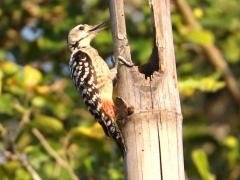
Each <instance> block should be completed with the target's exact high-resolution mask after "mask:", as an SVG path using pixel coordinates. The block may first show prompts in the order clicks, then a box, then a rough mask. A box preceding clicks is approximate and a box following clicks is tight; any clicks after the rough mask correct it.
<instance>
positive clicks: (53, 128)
mask: <svg viewBox="0 0 240 180" xmlns="http://www.w3.org/2000/svg"><path fill="white" fill-rule="evenodd" d="M32 125H33V126H34V127H36V128H38V129H40V130H41V131H43V132H47V133H53V134H54V133H59V132H61V131H63V124H62V123H61V121H60V120H58V119H56V118H54V117H51V116H45V115H38V116H36V117H35V119H34V121H33V122H32Z"/></svg>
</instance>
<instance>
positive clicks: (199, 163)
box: [192, 149, 215, 180]
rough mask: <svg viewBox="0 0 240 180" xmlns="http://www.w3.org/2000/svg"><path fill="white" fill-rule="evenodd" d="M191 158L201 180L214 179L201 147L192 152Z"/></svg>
mask: <svg viewBox="0 0 240 180" xmlns="http://www.w3.org/2000/svg"><path fill="white" fill-rule="evenodd" d="M192 159H193V162H194V164H195V166H196V167H197V170H198V172H199V174H200V175H201V177H202V179H203V180H214V179H215V178H214V176H213V175H212V174H211V173H210V171H209V165H208V159H207V155H206V153H205V152H204V151H203V150H201V149H196V150H194V151H193V152H192Z"/></svg>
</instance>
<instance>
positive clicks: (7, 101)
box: [0, 94, 13, 115]
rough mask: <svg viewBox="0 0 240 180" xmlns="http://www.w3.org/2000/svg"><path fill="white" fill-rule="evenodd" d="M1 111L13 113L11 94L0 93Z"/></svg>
mask: <svg viewBox="0 0 240 180" xmlns="http://www.w3.org/2000/svg"><path fill="white" fill-rule="evenodd" d="M0 113H5V114H9V115H11V114H13V97H12V96H11V95H10V94H3V95H0Z"/></svg>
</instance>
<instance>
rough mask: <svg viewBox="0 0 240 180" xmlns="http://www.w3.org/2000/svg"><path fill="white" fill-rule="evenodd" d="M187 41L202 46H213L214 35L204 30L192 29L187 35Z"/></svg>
mask: <svg viewBox="0 0 240 180" xmlns="http://www.w3.org/2000/svg"><path fill="white" fill-rule="evenodd" d="M187 39H188V40H189V41H191V42H193V43H197V44H200V45H208V44H213V42H214V35H213V34H212V33H211V32H210V31H206V30H202V29H192V30H190V31H189V32H188V34H187Z"/></svg>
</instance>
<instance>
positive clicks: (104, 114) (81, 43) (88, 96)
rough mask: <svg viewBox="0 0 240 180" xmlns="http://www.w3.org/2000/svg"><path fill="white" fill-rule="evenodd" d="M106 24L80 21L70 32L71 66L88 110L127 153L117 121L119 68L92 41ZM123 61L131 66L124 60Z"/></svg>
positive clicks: (74, 79) (75, 81)
mask: <svg viewBox="0 0 240 180" xmlns="http://www.w3.org/2000/svg"><path fill="white" fill-rule="evenodd" d="M105 27H106V23H105V22H104V23H101V24H98V25H95V26H91V25H87V24H80V25H77V26H76V27H74V28H73V29H72V30H71V31H70V32H69V35H68V46H69V48H70V50H71V51H72V55H71V59H70V62H69V67H70V72H71V78H72V80H73V83H74V85H75V87H76V89H77V91H78V92H79V94H80V95H81V96H82V98H83V101H84V103H85V104H86V106H87V107H88V110H89V111H90V113H91V114H92V115H93V116H94V117H95V119H97V120H98V122H99V123H100V124H101V126H102V127H103V130H104V132H105V134H106V135H107V136H110V137H112V138H113V139H114V140H115V141H116V143H117V145H118V146H119V148H120V150H121V151H122V153H123V155H124V153H125V151H126V147H125V145H124V139H123V137H122V134H121V131H120V130H119V128H118V126H117V124H116V121H115V120H116V114H115V112H116V108H115V104H114V102H113V99H112V94H113V83H112V80H114V79H115V77H116V74H117V67H115V68H113V69H111V70H110V69H109V68H108V65H107V64H106V62H105V61H104V60H103V59H102V58H101V57H100V56H99V54H98V52H97V50H96V49H94V48H93V47H92V46H91V45H90V43H91V40H92V39H93V38H94V37H95V36H96V35H97V33H98V32H100V31H101V30H103V29H104V28H105ZM120 60H121V61H122V62H123V63H124V64H126V65H127V66H131V65H129V64H128V63H127V62H126V61H125V60H124V59H122V58H120ZM116 66H117V63H116Z"/></svg>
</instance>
